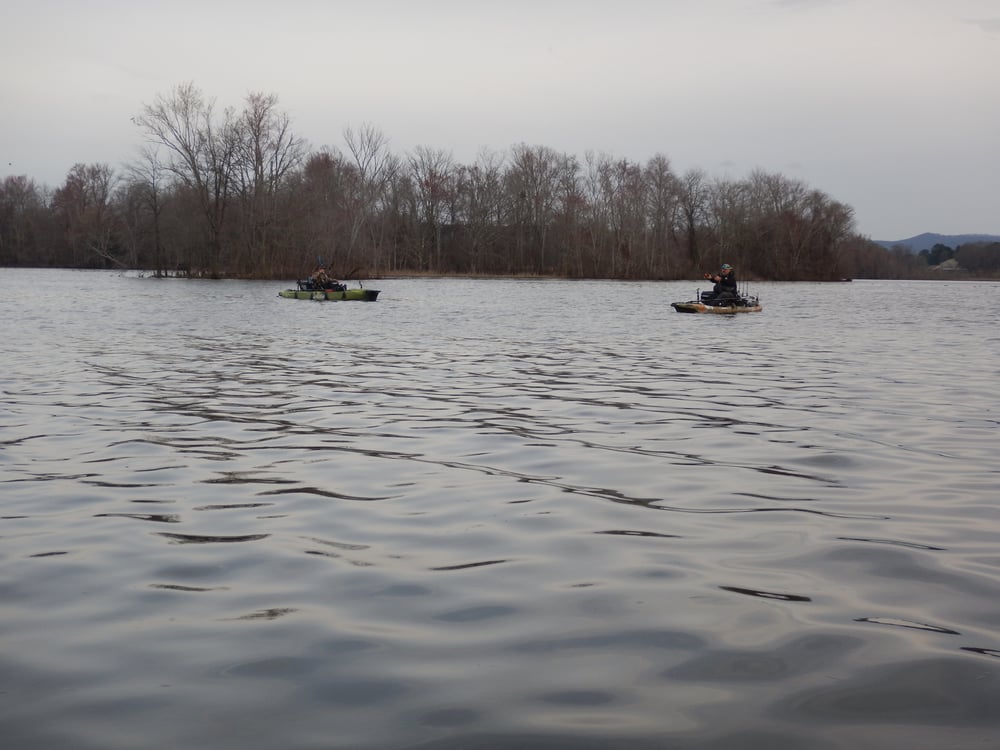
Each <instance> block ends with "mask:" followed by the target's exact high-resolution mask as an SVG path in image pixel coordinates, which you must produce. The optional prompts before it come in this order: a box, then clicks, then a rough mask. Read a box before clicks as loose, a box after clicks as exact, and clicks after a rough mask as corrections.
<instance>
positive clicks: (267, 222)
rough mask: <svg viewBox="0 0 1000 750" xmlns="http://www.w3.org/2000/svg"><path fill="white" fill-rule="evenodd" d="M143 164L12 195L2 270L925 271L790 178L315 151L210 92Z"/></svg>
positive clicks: (14, 182)
mask: <svg viewBox="0 0 1000 750" xmlns="http://www.w3.org/2000/svg"><path fill="white" fill-rule="evenodd" d="M133 121H134V123H135V124H136V126H137V128H138V130H139V131H140V133H141V134H142V136H143V139H144V144H145V145H144V146H143V147H142V148H141V149H140V150H139V152H138V156H137V157H136V158H134V159H133V160H132V161H131V162H129V163H127V164H125V165H124V166H123V167H122V168H120V169H113V168H112V167H111V166H109V165H107V164H82V163H81V164H76V165H74V166H73V167H72V168H71V169H70V171H69V173H68V174H67V176H66V180H65V182H64V183H63V184H62V185H61V186H59V187H57V188H55V189H50V188H48V187H46V186H39V185H37V184H36V183H35V182H34V180H32V179H30V178H28V177H26V176H18V177H7V178H6V179H5V180H4V181H3V182H2V183H0V265H7V266H16V265H25V266H59V267H79V268H132V269H145V270H150V271H153V272H155V273H157V274H169V275H172V274H190V275H196V276H209V277H223V276H228V277H243V278H294V277H297V276H302V275H304V273H305V272H307V271H308V270H309V269H311V267H312V266H313V265H315V264H316V263H317V262H322V263H325V264H326V265H327V266H328V267H330V268H331V269H332V270H333V271H334V273H336V274H338V275H340V276H342V277H349V276H356V277H373V276H380V275H393V274H406V273H440V274H484V275H555V276H561V277H569V278H620V279H640V278H641V279H680V278H691V277H692V276H693V275H696V274H700V272H701V271H704V270H707V269H708V268H711V267H715V266H717V265H718V264H719V263H721V262H727V263H731V264H732V265H734V266H736V267H737V268H738V269H739V270H740V275H741V278H760V279H775V280H826V279H838V278H843V277H866V278H892V277H902V276H911V275H914V274H915V273H916V272H917V271H918V270H919V268H920V267H921V266H923V267H925V268H926V259H924V258H916V257H914V256H912V254H910V253H907V252H905V251H902V250H900V249H898V248H897V249H893V250H885V249H884V248H882V247H880V246H879V245H877V244H876V243H874V242H871V241H870V240H868V239H867V238H864V237H862V236H860V235H858V234H857V233H856V232H855V229H854V217H853V213H854V212H853V209H852V208H851V207H850V206H847V205H845V204H843V203H841V202H838V201H836V200H834V199H832V198H831V197H830V196H828V195H826V194H825V193H823V192H821V191H819V190H816V189H813V188H810V187H809V186H808V185H806V184H804V183H803V182H801V181H799V180H796V179H791V178H788V177H786V176H783V175H781V174H777V173H770V172H766V171H763V170H756V171H754V172H752V173H751V174H750V175H748V176H747V177H745V178H743V179H738V180H729V179H710V178H709V177H708V176H707V175H706V174H705V172H704V171H702V170H700V169H692V170H688V171H686V172H684V173H682V174H678V173H676V172H675V171H674V170H673V169H672V167H671V164H670V160H669V159H668V158H667V157H666V156H664V155H661V154H657V155H654V156H653V157H651V158H650V159H649V160H648V161H646V162H645V163H639V162H634V161H630V160H628V159H619V158H615V157H613V156H611V155H607V154H601V153H593V152H588V153H586V154H585V155H584V157H583V158H582V159H580V158H578V157H577V156H574V155H570V154H565V153H560V152H558V151H556V150H554V149H552V148H550V147H547V146H529V145H525V144H518V145H515V146H513V147H511V148H510V149H509V150H508V151H506V152H496V151H487V150H484V151H482V152H480V154H479V155H478V157H477V158H476V160H475V161H474V162H473V163H471V164H462V163H459V162H457V161H456V160H455V159H454V158H453V157H452V156H451V154H450V152H448V151H446V150H443V149H437V148H431V147H417V148H415V149H414V150H413V151H412V152H410V153H407V154H405V155H402V156H400V155H397V154H395V153H393V152H392V150H391V149H390V146H389V140H388V138H387V137H386V136H385V134H384V133H382V131H380V130H379V129H378V128H376V127H374V126H372V125H364V126H362V127H360V128H357V129H354V128H347V129H346V130H345V131H344V132H343V140H344V148H343V149H339V148H329V147H327V148H322V149H319V150H311V149H310V148H309V147H308V146H307V144H306V143H305V141H304V140H303V139H301V138H300V137H298V136H297V135H295V133H294V132H293V130H292V127H291V122H290V119H289V117H288V115H287V114H286V113H284V112H283V111H281V110H280V109H279V108H278V98H277V96H275V95H273V94H271V95H265V94H261V93H252V94H249V95H248V96H247V97H246V99H245V100H244V102H243V106H242V108H241V109H239V110H237V109H234V108H227V109H224V110H222V111H217V109H216V106H215V103H214V101H213V100H210V99H208V98H206V97H205V95H204V94H203V93H202V92H201V90H200V89H198V88H197V87H196V86H195V85H194V84H193V83H187V84H183V85H180V86H177V87H175V88H174V89H173V90H172V91H170V92H169V93H167V94H161V95H158V96H156V98H155V100H154V101H153V102H152V103H151V104H148V105H144V106H143V107H142V111H141V112H140V113H139V114H138V115H137V116H136V117H135V118H133Z"/></svg>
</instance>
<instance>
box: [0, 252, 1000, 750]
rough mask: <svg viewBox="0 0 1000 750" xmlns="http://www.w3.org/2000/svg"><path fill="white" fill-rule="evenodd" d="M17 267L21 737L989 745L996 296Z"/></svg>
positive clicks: (10, 676)
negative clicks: (725, 300)
mask: <svg viewBox="0 0 1000 750" xmlns="http://www.w3.org/2000/svg"><path fill="white" fill-rule="evenodd" d="M370 285H371V286H375V287H377V288H381V289H382V296H381V297H380V298H379V301H378V302H376V303H374V304H371V303H318V302H312V301H297V300H284V299H279V298H278V297H277V296H276V293H277V291H278V289H279V288H281V286H282V284H280V283H248V282H229V281H225V282H202V281H178V280H153V279H143V278H137V277H135V275H131V276H130V275H125V276H123V275H118V274H113V273H86V272H69V271H23V270H9V269H0V352H2V370H0V394H2V402H0V747H3V748H5V749H8V748H10V749H13V748H32V749H35V748H41V749H44V748H53V749H54V748H59V749H60V750H61V749H63V748H73V749H74V750H76V749H79V750H131V749H133V748H182V747H183V748H223V749H226V748H240V749H241V750H256V749H258V748H259V749H261V750H264V749H270V748H289V749H294V750H299V749H302V750H307V749H308V750H312V749H320V748H351V749H354V748H356V749H358V750H368V749H370V748H380V749H381V748H392V749H403V748H420V749H421V750H444V749H445V748H447V749H448V750H459V749H465V748H478V749H482V750H495V749H498V748H547V749H553V748H559V749H560V750H562V749H566V750H570V749H574V750H575V749H578V748H583V749H585V750H586V749H590V748H640V749H645V748H695V749H698V750H702V749H703V750H722V749H727V750H736V749H741V750H742V749H744V748H762V749H763V748H767V749H779V750H780V749H787V748H819V749H820V750H825V749H827V748H886V747H907V748H945V747H948V748H995V747H998V746H1000V459H998V457H997V437H998V430H997V427H998V420H1000V413H998V401H1000V398H998V390H997V387H998V382H1000V380H998V376H1000V284H997V283H957V282H924V283H919V282H871V281H856V282H854V283H851V284H827V285H821V284H759V285H757V286H756V287H755V288H754V291H756V292H758V293H759V294H760V295H761V299H762V302H763V305H764V312H763V313H760V314H751V315H741V316H736V317H721V316H720V317H716V316H697V315H678V314H676V313H674V312H673V311H672V310H671V308H670V307H669V303H670V302H672V301H677V300H684V299H688V298H690V297H691V296H692V294H693V292H694V287H695V284H694V283H693V282H692V283H598V282H576V283H570V282H559V281H506V280H497V281H466V280H392V279H387V280H383V281H380V282H378V283H377V284H376V283H372V284H370Z"/></svg>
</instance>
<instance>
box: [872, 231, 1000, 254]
mask: <svg viewBox="0 0 1000 750" xmlns="http://www.w3.org/2000/svg"><path fill="white" fill-rule="evenodd" d="M874 242H875V244H877V245H881V246H882V247H884V248H893V247H896V246H897V245H899V246H900V247H906V248H909V250H910V252H912V253H919V252H920V251H921V250H930V249H931V248H932V247H934V246H935V245H946V246H948V247H950V248H951V249H953V250H954V249H956V248H957V247H958V246H959V245H965V244H968V243H969V242H1000V234H934V233H933V232H924V233H923V234H918V235H916V236H915V237H908V238H907V239H905V240H874Z"/></svg>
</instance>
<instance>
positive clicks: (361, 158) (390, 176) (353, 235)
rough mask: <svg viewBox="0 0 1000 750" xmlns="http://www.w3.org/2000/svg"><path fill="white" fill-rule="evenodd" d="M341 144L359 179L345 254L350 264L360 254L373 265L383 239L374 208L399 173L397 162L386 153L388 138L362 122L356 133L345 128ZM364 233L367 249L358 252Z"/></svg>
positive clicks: (376, 208)
mask: <svg viewBox="0 0 1000 750" xmlns="http://www.w3.org/2000/svg"><path fill="white" fill-rule="evenodd" d="M344 141H345V142H346V143H347V149H348V151H349V152H350V154H351V156H352V157H353V158H354V163H355V166H356V167H357V170H358V176H359V185H358V187H359V193H358V196H357V197H358V205H357V210H356V211H355V212H354V215H353V217H352V221H351V232H350V240H349V245H348V248H347V252H348V255H349V256H350V258H351V260H352V261H353V260H354V259H355V258H360V257H361V256H362V255H363V256H364V257H367V258H369V259H371V261H372V262H373V264H374V265H376V266H377V265H378V263H379V261H380V255H379V253H380V249H381V245H382V241H383V238H384V225H381V226H380V224H381V223H380V222H378V221H377V218H378V216H377V214H378V209H379V207H380V203H381V204H382V205H384V204H385V202H386V201H388V196H389V193H390V185H391V183H392V180H394V179H395V178H396V175H397V174H398V172H399V168H400V162H399V159H398V157H396V156H394V155H393V154H392V152H391V151H390V150H389V139H388V138H387V137H386V136H385V134H384V133H383V132H382V131H381V130H379V129H378V128H376V127H374V126H373V125H370V124H367V123H366V124H364V125H362V126H361V127H360V128H359V129H358V130H354V129H352V128H346V129H345V130H344ZM365 230H367V238H368V240H369V246H368V248H367V249H366V250H367V252H363V251H361V252H359V250H360V249H359V247H358V245H359V241H360V240H361V238H362V232H363V231H365Z"/></svg>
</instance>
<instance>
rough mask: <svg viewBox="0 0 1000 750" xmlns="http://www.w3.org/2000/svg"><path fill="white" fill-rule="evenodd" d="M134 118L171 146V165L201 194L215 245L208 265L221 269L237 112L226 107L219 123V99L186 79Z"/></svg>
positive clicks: (211, 244)
mask: <svg viewBox="0 0 1000 750" xmlns="http://www.w3.org/2000/svg"><path fill="white" fill-rule="evenodd" d="M134 121H135V123H136V124H137V125H138V126H139V127H140V128H141V129H142V130H143V131H144V133H145V135H146V137H147V138H148V139H149V140H150V141H152V142H153V143H156V144H160V145H162V146H163V147H165V149H166V152H167V155H168V156H167V160H166V162H165V163H166V167H167V169H168V170H169V171H170V172H171V173H172V174H173V175H174V176H175V177H176V179H177V180H179V181H180V182H181V183H183V184H184V185H186V186H187V187H188V188H190V189H191V190H192V191H193V193H194V194H195V195H196V196H197V198H198V202H199V205H200V208H201V213H202V217H203V218H204V220H205V229H206V241H207V244H208V247H209V253H208V257H207V258H204V259H203V264H204V265H207V267H208V270H209V272H210V273H212V274H214V273H217V272H218V271H219V267H220V265H221V263H222V260H223V244H224V243H223V232H224V228H225V220H226V214H227V211H228V209H229V204H230V190H231V184H232V179H233V169H234V159H235V155H236V147H237V145H238V137H237V135H238V133H237V127H236V125H235V124H234V122H233V113H232V111H231V110H226V112H225V113H224V115H223V119H222V121H221V122H220V123H216V122H215V121H214V102H211V101H206V100H205V98H204V96H203V95H202V93H201V91H200V90H199V89H198V88H196V87H195V85H194V84H193V83H185V84H182V85H180V86H177V87H176V88H175V89H174V90H173V91H172V92H171V93H170V94H169V95H167V96H162V95H158V96H157V97H156V99H155V100H154V102H153V104H151V105H147V106H145V107H143V111H142V113H141V114H140V115H139V116H138V117H136V118H134Z"/></svg>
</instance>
